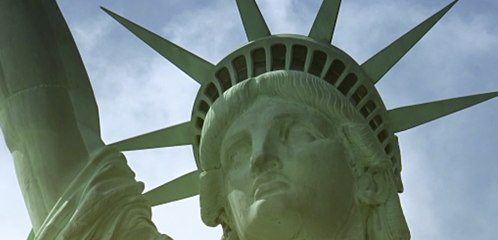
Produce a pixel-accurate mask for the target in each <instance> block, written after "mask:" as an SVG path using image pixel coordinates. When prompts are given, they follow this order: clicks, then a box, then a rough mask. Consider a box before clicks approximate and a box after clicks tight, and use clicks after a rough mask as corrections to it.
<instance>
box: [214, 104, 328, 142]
mask: <svg viewBox="0 0 498 240" xmlns="http://www.w3.org/2000/svg"><path fill="white" fill-rule="evenodd" d="M285 121H294V122H300V123H303V124H305V125H308V126H312V127H316V128H320V129H323V130H325V131H330V130H331V129H333V125H337V123H336V121H331V120H330V119H328V118H326V117H325V115H324V114H322V113H320V112H319V111H318V110H316V109H315V108H313V107H311V106H307V105H305V104H300V103H297V102H294V101H290V100H286V99H282V98H279V97H271V96H262V97H258V99H255V101H254V103H253V104H252V105H251V106H249V107H248V108H247V110H246V111H244V112H243V113H242V114H241V115H240V116H238V117H237V118H235V119H234V120H233V122H232V123H231V124H230V126H229V127H228V129H227V132H226V134H225V136H224V137H223V142H225V140H227V139H229V138H230V137H232V136H234V135H237V134H238V133H240V132H244V131H245V132H251V131H255V130H256V128H264V129H267V130H269V129H270V128H272V127H274V126H278V125H279V124H282V123H283V122H285ZM334 123H335V124H334Z"/></svg>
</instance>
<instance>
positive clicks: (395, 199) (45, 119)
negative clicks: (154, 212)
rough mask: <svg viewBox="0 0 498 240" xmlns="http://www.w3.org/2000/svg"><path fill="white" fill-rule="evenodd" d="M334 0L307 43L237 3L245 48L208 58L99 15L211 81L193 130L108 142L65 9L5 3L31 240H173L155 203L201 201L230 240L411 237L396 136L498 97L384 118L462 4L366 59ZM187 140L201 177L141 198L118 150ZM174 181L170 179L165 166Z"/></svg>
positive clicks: (6, 67) (6, 69)
mask: <svg viewBox="0 0 498 240" xmlns="http://www.w3.org/2000/svg"><path fill="white" fill-rule="evenodd" d="M340 3H341V1H339V0H324V1H323V4H322V6H321V8H320V10H319V12H318V15H317V17H316V19H315V21H314V23H313V26H312V28H311V30H310V33H309V35H308V36H298V35H272V34H271V32H270V30H269V28H268V26H267V24H266V22H265V20H264V18H263V17H262V15H261V13H260V11H259V9H258V6H257V5H256V3H255V1H253V0H237V5H238V7H239V12H240V15H241V18H242V22H243V25H244V29H245V31H246V35H247V39H248V41H249V42H248V43H247V44H246V45H244V46H242V47H240V48H239V49H237V50H235V51H234V52H232V53H231V54H229V55H227V56H226V57H225V58H223V59H222V60H221V61H220V62H219V63H218V64H212V63H209V62H208V61H206V60H204V59H202V58H201V57H199V56H197V55H195V54H193V53H191V52H189V51H187V50H185V49H183V48H181V47H180V46H177V45H175V44H174V43H172V42H171V41H168V40H166V39H164V38H162V37H160V36H159V35H157V34H154V33H152V32H150V31H148V30H146V29H144V28H142V27H141V26H139V25H137V24H135V23H133V22H131V21H129V20H127V19H125V18H123V17H121V16H119V15H117V14H115V13H113V12H111V11H109V10H107V9H104V11H106V12H107V13H108V14H109V15H111V17H113V18H114V19H116V20H117V21H118V22H119V23H121V24H122V25H123V26H125V27H126V28H127V29H128V30H130V31H131V32H132V33H134V34H135V35H136V36H137V37H139V38H140V39H141V40H143V41H144V42H145V43H146V44H148V45H149V46H151V47H152V48H153V49H154V50H155V51H157V52H158V53H159V54H161V55H162V56H164V57H165V58H167V59H168V60H170V61H171V62H172V63H174V64H175V65H176V66H177V67H178V68H179V69H180V70H182V71H184V72H185V73H187V74H188V75H189V76H190V77H192V78H193V79H194V80H195V81H197V82H198V83H199V84H201V88H200V91H199V93H198V95H197V97H196V100H195V103H194V106H193V110H192V118H191V121H188V122H185V123H181V124H178V125H175V126H172V127H167V128H164V129H160V130H157V131H154V132H151V133H146V134H143V135H140V136H137V137H134V138H130V139H126V140H123V141H120V142H117V143H114V144H109V145H106V144H105V143H104V142H103V141H102V139H101V136H100V126H99V116H98V110H97V105H96V102H95V98H94V96H93V91H92V88H91V86H90V82H89V79H88V76H87V74H86V72H85V69H84V66H83V63H82V61H81V59H80V56H79V54H78V51H77V49H76V46H75V44H74V41H73V39H72V37H71V35H70V33H69V31H68V29H67V26H66V24H65V22H64V19H63V18H62V15H61V14H60V12H59V10H58V7H57V4H56V2H55V1H27V0H26V1H25V0H21V1H20V0H4V1H2V2H1V3H0V31H1V32H2V34H1V35H0V48H1V50H0V70H1V71H0V124H1V127H2V130H3V132H4V135H5V138H6V142H7V144H8V147H9V149H10V151H11V152H12V155H13V157H14V159H15V167H16V173H17V175H18V178H19V184H20V188H21V190H22V193H23V196H24V199H25V202H26V205H27V207H28V211H29V214H30V217H31V222H32V224H33V232H32V233H31V234H30V237H29V238H31V239H169V237H167V236H166V235H163V234H160V233H158V232H157V230H156V228H155V226H154V224H153V223H152V222H151V220H150V219H151V212H150V208H151V206H156V205H161V204H165V203H168V202H171V201H176V200H180V199H183V198H187V197H190V196H193V195H196V194H200V202H201V214H202V218H203V221H204V222H205V223H206V224H207V225H209V226H217V225H221V226H222V228H223V231H224V235H223V237H222V238H223V239H229V240H237V239H241V240H254V239H379V240H380V239H382V240H384V239H409V238H410V234H409V230H408V227H407V226H406V222H405V220H404V216H403V212H402V210H401V206H400V203H399V196H398V193H401V192H402V191H403V185H402V181H401V177H400V172H401V156H400V154H399V146H398V140H397V137H396V133H398V132H400V131H404V130H406V129H410V128H413V127H416V126H419V125H421V124H424V123H427V122H429V121H432V120H435V119H437V118H440V117H443V116H446V115H448V114H451V113H454V112H457V111H459V110H462V109H465V108H468V107H470V106H473V105H475V104H478V103H480V102H483V101H486V100H489V99H491V98H494V97H496V96H498V93H497V92H492V93H485V94H479V95H473V96H466V97H460V98H454V99H448V100H441V101H436V102H431V103H424V104H419V105H414V106H406V107H401V108H397V109H386V107H385V105H384V103H383V101H382V98H381V96H380V95H379V93H378V92H377V90H376V87H375V84H376V83H377V82H379V80H380V79H381V78H382V76H384V74H386V73H387V72H388V71H389V70H390V69H391V68H392V67H393V66H394V65H395V64H396V63H397V62H398V61H399V60H400V59H401V58H402V57H403V56H404V55H405V54H406V53H407V52H408V51H409V50H410V49H411V48H412V47H413V46H414V45H415V44H416V43H417V42H418V41H419V40H420V39H421V38H422V37H423V36H424V35H425V34H426V33H427V32H428V31H429V30H430V29H431V28H432V26H434V25H435V24H436V23H437V22H438V21H439V20H440V19H441V18H442V17H443V16H444V15H445V14H446V12H448V11H449V9H450V8H451V7H452V6H453V5H454V4H455V3H456V1H454V2H452V3H450V4H449V5H448V6H446V7H445V8H443V9H442V10H440V11H439V12H436V13H435V14H434V15H433V16H431V17H430V18H428V19H427V20H426V21H424V22H422V23H421V24H420V25H418V26H416V27H415V28H413V29H412V30H410V31H408V32H407V33H406V34H405V35H403V36H402V37H400V38H399V39H398V40H396V41H394V42H393V43H392V44H390V45H389V46H387V47H386V48H385V49H383V50H382V51H380V52H379V53H377V54H375V55H374V56H373V57H371V58H370V59H369V60H367V61H366V62H365V63H363V64H358V63H357V62H356V61H355V60H354V59H352V58H351V57H350V56H349V55H348V54H347V53H345V52H343V51H342V50H340V49H339V48H337V47H335V46H333V45H331V44H330V42H331V40H332V38H333V35H334V29H335V24H336V20H337V16H338V13H339V9H340ZM178 145H192V147H193V150H194V155H195V161H196V163H197V166H198V170H196V171H193V172H191V173H188V174H186V175H184V176H183V177H180V178H178V179H176V180H174V181H171V182H169V183H166V184H164V185H163V186H160V187H158V188H156V189H154V190H152V191H150V192H148V193H145V194H142V192H143V184H142V183H140V182H137V181H136V180H135V176H134V173H133V171H132V170H131V169H130V168H129V166H128V165H127V163H126V159H125V158H124V156H123V155H122V154H121V151H131V150H140V149H147V148H159V147H169V146H178ZM165 171H167V169H165Z"/></svg>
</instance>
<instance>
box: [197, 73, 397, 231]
mask: <svg viewBox="0 0 498 240" xmlns="http://www.w3.org/2000/svg"><path fill="white" fill-rule="evenodd" d="M260 97H269V98H278V99H282V100H284V101H287V102H290V103H295V104H301V105H305V106H308V107H311V108H313V109H315V110H317V111H318V112H319V113H321V114H323V116H324V117H325V118H326V119H327V120H329V121H330V122H331V123H334V124H336V125H337V130H338V131H339V133H340V135H341V136H342V137H340V139H341V141H342V143H343V145H344V147H345V148H346V152H347V153H348V156H349V157H348V159H349V160H350V161H349V166H350V167H351V170H352V173H353V176H354V178H355V179H358V178H359V177H361V175H362V174H363V173H364V172H365V171H372V170H375V171H385V172H386V174H387V176H388V177H389V178H392V172H391V169H392V166H391V165H392V163H391V162H390V161H388V158H387V156H386V155H385V153H384V151H382V148H381V146H380V144H379V143H378V141H376V139H375V136H374V134H373V133H372V132H371V130H370V128H369V127H368V124H367V123H366V121H365V120H364V119H363V118H362V117H361V116H360V114H359V113H358V112H357V111H356V110H355V109H354V107H353V106H352V105H351V104H350V103H349V101H348V100H347V99H346V98H345V97H344V96H343V95H342V94H341V93H340V92H339V91H338V90H337V89H336V88H334V87H333V86H331V85H329V83H327V82H325V81H323V80H321V79H319V78H317V77H315V76H313V75H310V74H307V73H304V72H297V71H274V72H268V73H265V74H262V75H260V76H258V77H255V78H250V79H247V80H245V81H243V82H241V83H239V84H237V85H235V86H233V87H232V88H231V89H229V90H228V91H226V92H225V93H224V94H223V96H221V97H220V98H219V99H218V100H217V101H216V102H215V103H214V104H213V105H212V107H211V109H210V110H209V112H208V114H207V116H206V119H205V121H204V126H203V131H202V138H201V142H200V147H199V157H200V162H201V170H202V174H201V181H200V202H201V215H202V219H203V221H204V223H206V224H207V225H209V226H216V225H218V224H222V226H223V228H224V231H225V234H224V238H223V239H230V240H237V237H235V238H234V236H232V237H229V236H227V235H229V234H228V232H229V231H231V230H233V229H228V228H229V227H230V226H228V225H230V223H229V221H230V220H231V219H230V217H231V216H227V215H228V214H227V213H226V211H230V210H229V208H228V207H227V204H228V202H227V199H226V195H227V194H226V193H225V192H224V191H225V186H224V181H223V175H224V174H223V172H222V171H221V161H220V160H221V154H220V149H221V143H222V140H223V137H224V135H225V133H226V131H227V130H228V129H229V127H230V126H231V124H232V123H233V122H234V121H235V120H236V119H237V118H238V117H239V116H241V115H242V114H243V113H244V112H245V111H247V110H248V109H249V108H250V107H251V106H252V105H253V104H254V102H255V101H256V99H258V98H260ZM390 180H392V179H390ZM390 182H391V181H390ZM392 184H393V186H394V180H392ZM391 189H393V191H394V192H395V190H394V187H391ZM395 195H396V197H397V194H395ZM360 201H361V199H360ZM400 211H401V209H400ZM401 215H402V213H401ZM403 220H404V219H403ZM232 235H233V232H232ZM401 239H404V238H401Z"/></svg>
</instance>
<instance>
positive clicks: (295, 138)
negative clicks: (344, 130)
mask: <svg viewBox="0 0 498 240" xmlns="http://www.w3.org/2000/svg"><path fill="white" fill-rule="evenodd" d="M319 138H322V134H321V133H320V132H319V131H318V130H316V129H314V128H313V127H311V126H308V125H307V124H304V123H300V122H298V121H286V122H284V123H283V124H282V127H281V129H280V139H281V140H282V141H283V142H286V143H289V144H291V143H307V142H313V141H315V140H317V139H319Z"/></svg>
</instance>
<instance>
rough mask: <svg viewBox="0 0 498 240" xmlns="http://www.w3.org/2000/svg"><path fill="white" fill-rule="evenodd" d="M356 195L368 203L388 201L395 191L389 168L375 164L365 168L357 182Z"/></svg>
mask: <svg viewBox="0 0 498 240" xmlns="http://www.w3.org/2000/svg"><path fill="white" fill-rule="evenodd" d="M355 188H356V196H357V197H358V200H360V202H361V203H363V204H366V205H370V206H373V205H380V204H383V203H385V202H386V200H387V199H388V197H389V195H390V193H391V192H392V191H393V182H392V179H391V178H390V177H389V174H388V168H386V167H385V166H375V167H369V168H365V169H364V171H363V173H362V174H361V176H360V178H359V179H358V180H357V182H356V187H355Z"/></svg>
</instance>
